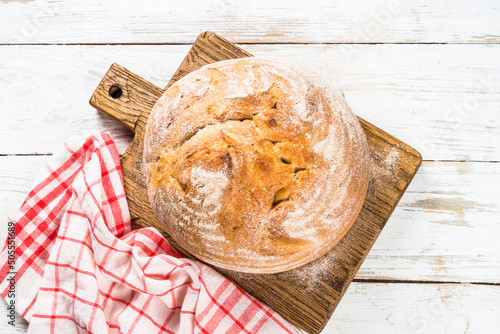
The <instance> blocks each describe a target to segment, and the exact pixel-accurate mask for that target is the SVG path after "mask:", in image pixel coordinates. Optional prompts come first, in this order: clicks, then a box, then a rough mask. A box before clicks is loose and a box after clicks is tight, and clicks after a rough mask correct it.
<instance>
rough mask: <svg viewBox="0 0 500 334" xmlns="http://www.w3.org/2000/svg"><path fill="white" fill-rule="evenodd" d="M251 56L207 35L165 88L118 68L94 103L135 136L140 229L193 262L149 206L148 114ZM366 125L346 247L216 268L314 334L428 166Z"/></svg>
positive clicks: (129, 157)
mask: <svg viewBox="0 0 500 334" xmlns="http://www.w3.org/2000/svg"><path fill="white" fill-rule="evenodd" d="M249 56H251V55H250V54H249V53H248V52H246V51H244V50H242V49H240V48H239V47H237V46H235V45H234V44H232V43H230V42H228V41H227V40H225V39H223V38H222V37H220V36H218V35H216V34H214V33H212V32H204V33H202V34H201V35H200V36H199V37H198V39H197V40H196V41H195V43H194V45H193V47H192V48H191V50H190V51H189V53H188V54H187V56H186V58H185V59H184V61H183V62H182V64H181V65H180V67H179V69H178V70H177V72H176V73H175V74H174V76H173V77H172V79H171V80H170V82H169V84H168V85H167V87H166V88H165V89H162V88H158V87H156V86H154V85H153V84H151V83H149V82H147V81H146V80H144V79H142V78H141V77H139V76H138V75H136V74H134V73H132V72H130V71H128V70H127V69H125V68H123V67H122V66H120V65H118V64H113V65H112V66H111V68H110V69H109V70H108V72H107V73H106V75H105V76H104V78H103V79H102V81H101V83H100V84H99V86H98V87H97V89H96V90H95V92H94V94H93V95H92V97H91V99H90V104H91V105H92V106H94V107H95V108H96V109H98V110H99V111H101V112H103V113H105V114H107V115H109V116H111V117H113V118H114V119H115V120H117V121H118V122H119V123H121V124H123V125H124V126H126V127H127V128H129V129H130V130H132V131H134V132H135V136H134V140H133V141H132V143H131V144H130V146H129V147H128V149H127V151H126V152H125V154H124V155H123V157H122V160H121V162H122V169H123V178H124V182H125V191H126V193H127V201H128V204H129V209H130V215H131V217H132V220H133V221H134V222H135V223H136V224H138V225H140V226H153V227H156V228H157V229H158V230H160V231H162V232H163V234H164V235H165V237H166V238H167V239H168V241H169V242H170V243H171V244H172V245H173V246H174V247H175V248H177V249H178V250H179V251H180V252H182V253H183V254H185V255H186V256H189V257H192V256H191V255H190V254H189V253H188V252H186V250H183V249H182V248H180V247H179V246H178V245H177V243H176V242H175V241H174V240H173V239H172V238H171V237H170V236H168V235H167V234H166V233H165V232H164V231H163V229H162V226H161V224H160V223H159V222H158V221H157V220H156V218H155V216H154V214H153V212H152V211H151V208H150V206H149V201H148V196H147V192H146V179H145V175H144V173H143V168H142V148H143V140H144V130H145V127H146V123H147V120H148V116H149V113H150V111H151V109H152V108H153V106H154V104H155V102H156V100H157V99H158V98H159V97H160V96H161V95H162V94H163V92H164V91H165V90H166V89H167V88H168V87H170V86H171V85H172V84H173V83H174V82H175V81H177V80H179V79H180V78H182V77H183V76H184V75H186V74H187V73H189V72H191V71H194V70H196V69H198V68H200V67H201V66H203V65H206V64H209V63H213V62H217V61H221V60H226V59H233V58H242V57H249ZM359 120H360V122H361V125H362V127H363V130H364V131H365V134H366V137H367V139H368V144H369V148H370V154H371V160H372V169H371V172H372V176H371V180H370V185H369V188H368V195H367V197H366V200H365V202H364V205H363V208H362V210H361V212H360V214H359V216H358V218H357V220H356V222H355V223H354V225H353V226H352V228H351V229H350V230H349V232H348V233H347V234H346V235H345V237H344V238H343V239H342V240H341V241H340V243H339V244H337V245H336V246H335V247H334V248H333V249H332V250H331V251H330V252H329V253H328V254H327V255H325V256H324V257H322V258H320V259H319V260H317V261H314V262H312V263H310V264H307V265H305V266H303V267H300V268H297V269H294V270H291V271H287V272H284V273H279V274H266V275H257V274H244V273H238V272H234V271H230V270H225V269H224V270H223V269H220V268H215V269H216V270H217V271H219V272H220V273H222V274H223V275H225V276H226V277H229V278H230V279H232V280H233V281H234V282H236V283H237V284H238V285H239V286H240V287H241V288H243V289H244V290H245V291H247V292H248V293H250V294H251V295H253V296H254V297H256V298H257V299H259V300H261V301H262V302H264V303H265V304H267V305H269V306H271V307H272V308H273V309H274V310H275V311H276V312H278V313H279V314H281V315H282V316H283V317H284V318H286V319H287V320H288V321H290V322H291V323H293V324H295V325H297V326H298V327H300V328H302V329H303V330H305V331H307V332H310V333H319V332H320V331H321V330H322V329H323V327H324V326H325V325H326V323H327V322H328V319H329V318H330V316H331V315H332V313H333V311H334V309H335V307H336V306H337V304H338V303H339V301H340V299H341V298H342V296H343V295H344V293H345V291H346V289H347V287H348V286H349V284H350V283H351V281H352V279H353V278H354V275H355V274H356V272H357V271H358V269H359V267H360V266H361V263H362V262H363V260H364V259H365V258H366V255H367V254H368V252H369V250H370V249H371V247H372V246H373V244H374V243H375V240H376V239H377V237H378V235H379V234H380V232H381V231H382V228H383V227H384V225H385V223H386V222H387V220H388V219H389V217H390V215H391V213H392V212H393V210H394V208H395V207H396V205H397V204H398V202H399V200H400V198H401V196H402V195H403V193H404V192H405V190H406V188H407V187H408V185H409V183H410V181H411V180H412V178H413V176H414V175H415V174H416V172H417V170H418V168H419V167H420V164H421V162H422V157H421V156H420V154H419V153H418V152H417V151H416V150H415V149H413V148H412V147H410V146H408V145H406V144H405V143H403V142H402V141H400V140H398V139H396V138H394V137H393V136H391V135H389V134H388V133H386V132H384V131H382V130H380V129H379V128H377V127H376V126H374V125H372V124H370V123H368V122H366V121H365V120H363V119H361V118H360V119H359Z"/></svg>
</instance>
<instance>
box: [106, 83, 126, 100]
mask: <svg viewBox="0 0 500 334" xmlns="http://www.w3.org/2000/svg"><path fill="white" fill-rule="evenodd" d="M122 94H123V91H122V89H121V88H120V86H117V85H113V86H111V87H110V88H109V95H110V96H111V97H112V98H114V99H119V98H120V96H122Z"/></svg>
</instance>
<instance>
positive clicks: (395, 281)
mask: <svg viewBox="0 0 500 334" xmlns="http://www.w3.org/2000/svg"><path fill="white" fill-rule="evenodd" d="M352 282H356V283H367V284H369V283H376V284H381V283H382V284H383V283H390V284H455V285H464V284H470V285H494V286H500V283H495V282H458V281H431V280H428V281H421V280H404V279H377V278H367V279H364V278H354V279H353V280H352ZM352 282H351V283H352Z"/></svg>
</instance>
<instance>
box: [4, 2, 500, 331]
mask: <svg viewBox="0 0 500 334" xmlns="http://www.w3.org/2000/svg"><path fill="white" fill-rule="evenodd" d="M354 3H356V4H354ZM204 30H212V31H214V32H216V33H218V34H220V35H221V36H223V37H226V38H227V39H229V40H230V41H232V42H235V43H237V44H239V45H241V46H242V47H243V48H244V49H246V50H248V51H249V52H250V53H252V54H254V55H260V56H282V57H289V58H292V59H295V60H298V61H301V62H304V63H306V64H308V65H309V66H310V67H311V68H312V69H313V70H316V71H317V72H318V73H319V74H320V75H321V76H323V77H324V78H325V79H326V80H327V81H328V82H330V84H331V85H333V86H335V87H337V88H339V89H341V90H343V91H344V92H345V96H346V98H347V100H348V102H349V103H350V105H351V107H352V108H353V110H354V111H355V112H356V113H357V114H358V115H360V116H361V117H363V118H364V119H366V120H368V121H369V122H371V123H374V124H375V125H377V126H379V127H380V128H382V129H384V130H386V131H387V132H389V133H391V134H393V135H394V136H396V137H398V138H399V139H401V140H403V141H405V142H406V143H408V144H410V145H412V146H414V147H415V148H416V149H418V150H419V151H420V152H421V153H422V155H423V157H424V160H425V162H424V163H423V165H422V167H421V169H420V171H419V173H418V174H417V176H416V177H415V179H414V181H413V182H412V184H411V185H410V187H409V188H408V190H407V192H406V194H405V195H404V197H403V198H402V200H401V202H400V204H399V206H398V207H397V208H396V210H395V212H394V214H393V215H392V217H391V218H390V220H389V222H388V223H387V225H386V227H385V229H384V230H383V232H382V234H381V235H380V237H379V239H378V241H377V242H376V244H375V246H374V247H373V249H372V251H371V252H370V254H369V256H368V258H367V259H366V261H365V262H364V264H363V266H362V267H361V269H360V270H359V272H358V275H357V276H356V278H355V281H354V282H353V283H352V284H351V286H350V288H349V290H348V291H347V294H346V295H345V297H344V298H343V299H342V301H341V302H340V304H339V306H338V308H337V310H336V311H335V313H334V315H333V317H332V318H331V320H330V321H329V323H328V325H327V327H326V328H325V330H324V331H323V332H324V333H405V332H406V333H499V332H500V316H499V315H500V238H499V236H500V145H499V143H500V116H499V115H500V3H499V2H498V0H483V1H467V0H453V1H452V0H446V1H434V0H432V1H431V0H423V1H418V2H416V1H402V0H400V1H398V0H380V1H358V2H354V1H351V0H346V1H320V0H309V1H305V2H304V1H292V0H286V1H269V0H266V1H261V0H259V1H257V0H253V1H242V0H236V1H229V0H213V1H203V0H197V1H193V0H192V1H181V2H178V1H175V2H174V1H150V0H147V1H144V0H143V1H140V2H139V1H136V2H125V1H118V0H108V1H98V0H73V1H61V0H52V1H49V2H48V1H45V0H43V1H42V0H31V1H30V0H2V1H1V2H0V115H1V117H0V119H1V120H2V127H1V129H2V130H1V132H0V179H1V182H0V203H1V207H0V234H1V235H2V236H5V235H6V233H7V222H8V221H9V220H11V219H12V217H13V216H14V214H15V212H16V210H17V208H18V207H19V205H20V204H21V202H22V200H23V199H24V197H25V195H26V193H27V191H28V190H29V189H30V187H31V186H32V185H33V182H34V180H35V178H36V175H37V173H38V171H39V170H40V169H41V168H42V166H43V164H44V162H45V161H46V160H47V159H49V158H50V155H52V153H53V152H54V151H55V150H57V149H59V147H60V146H61V144H62V142H63V141H64V140H66V139H67V138H69V137H71V136H74V135H85V134H90V133H95V132H98V131H103V130H109V131H111V133H112V134H113V136H114V137H115V140H117V143H118V147H119V150H120V152H123V151H124V149H125V148H126V147H127V145H128V143H129V142H130V140H131V135H130V133H129V132H127V131H126V130H125V129H124V128H122V127H121V126H119V125H118V124H117V123H116V122H114V121H112V120H110V119H108V118H107V117H105V116H102V115H101V114H99V113H97V112H96V111H95V110H94V109H93V108H92V107H90V106H89V104H88V99H89V97H90V96H91V94H92V92H93V90H94V89H95V87H96V86H97V84H98V83H99V81H100V79H101V78H102V76H103V75H104V74H105V72H106V70H107V69H108V67H109V66H110V65H111V63H113V62H117V63H120V64H121V65H123V66H125V67H127V68H128V69H130V70H132V71H134V72H135V73H137V74H139V75H141V76H143V77H145V78H146V79H148V80H149V81H151V82H153V83H155V84H156V85H157V86H160V87H161V86H165V85H166V83H167V81H168V80H169V78H170V76H171V75H172V74H173V73H174V71H175V70H176V69H177V67H178V66H179V64H180V62H181V60H182V59H183V57H184V56H185V55H186V53H187V51H188V50H189V48H190V44H191V43H193V41H194V40H195V38H196V36H197V35H198V34H199V33H200V32H202V31H204ZM5 313H6V309H5V303H4V302H3V300H2V301H0V333H14V332H16V333H17V332H18V333H24V332H25V331H26V328H27V324H26V323H25V322H22V321H20V319H18V323H17V327H16V328H12V327H11V326H8V325H7V317H6V314H5Z"/></svg>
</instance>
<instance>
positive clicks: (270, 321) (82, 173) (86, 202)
mask: <svg viewBox="0 0 500 334" xmlns="http://www.w3.org/2000/svg"><path fill="white" fill-rule="evenodd" d="M80 144H81V142H80ZM47 169H48V174H49V175H48V176H46V177H45V178H44V179H43V180H42V181H41V182H40V183H39V184H38V185H36V186H35V188H34V189H33V190H32V191H31V192H30V193H29V195H28V197H27V199H26V200H25V202H24V203H23V205H22V207H21V209H20V212H19V216H18V217H17V219H16V222H17V224H16V234H17V237H16V246H17V249H16V254H17V261H16V268H17V276H16V278H17V282H16V293H17V295H18V297H17V303H16V308H17V311H18V312H19V313H20V314H21V315H22V316H23V317H24V318H26V319H27V320H28V321H30V326H29V330H28V332H36V333H57V334H59V333H97V334H99V333H193V332H194V333H294V332H297V331H298V330H297V329H296V328H295V327H294V326H293V325H291V324H290V323H288V322H287V321H286V320H284V319H283V318H282V317H280V316H279V315H278V314H277V313H275V312H274V311H273V310H272V309H270V308H269V307H267V306H265V305H263V304H262V303H260V302H259V301H257V300H255V299H254V298H252V297H251V296H249V295H248V294H247V293H245V292H244V291H242V290H241V289H240V288H239V287H237V286H236V285H235V284H234V283H233V282H231V281H230V280H228V279H226V278H224V277H223V276H221V275H220V274H218V273H217V272H216V271H214V270H213V269H211V268H210V267H208V266H206V265H203V264H202V263H199V262H196V261H192V260H190V259H187V258H183V257H182V255H180V254H179V253H177V252H176V251H175V250H174V249H173V248H172V247H171V246H170V245H169V244H168V243H167V241H166V240H165V239H164V238H163V237H162V236H161V234H160V233H159V232H158V231H157V230H155V229H153V228H143V229H138V230H134V231H131V225H130V217H129V212H128V207H127V202H126V198H125V192H124V189H123V180H122V173H121V167H120V159H119V156H118V152H117V150H116V148H115V145H114V143H113V140H112V138H111V136H110V135H109V134H108V133H101V134H99V135H96V136H91V137H89V138H88V139H87V140H86V141H85V142H84V143H83V145H81V146H75V145H71V144H66V145H65V150H64V151H63V152H62V154H59V155H57V156H56V157H55V161H54V162H53V163H52V164H49V165H47ZM0 265H1V266H2V267H1V269H0V280H1V284H0V291H1V293H2V296H3V297H4V298H6V296H7V294H8V292H9V281H8V279H6V278H7V277H8V273H9V272H10V271H11V270H10V268H9V266H8V263H7V244H6V245H5V246H4V247H3V250H2V252H1V254H0Z"/></svg>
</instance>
